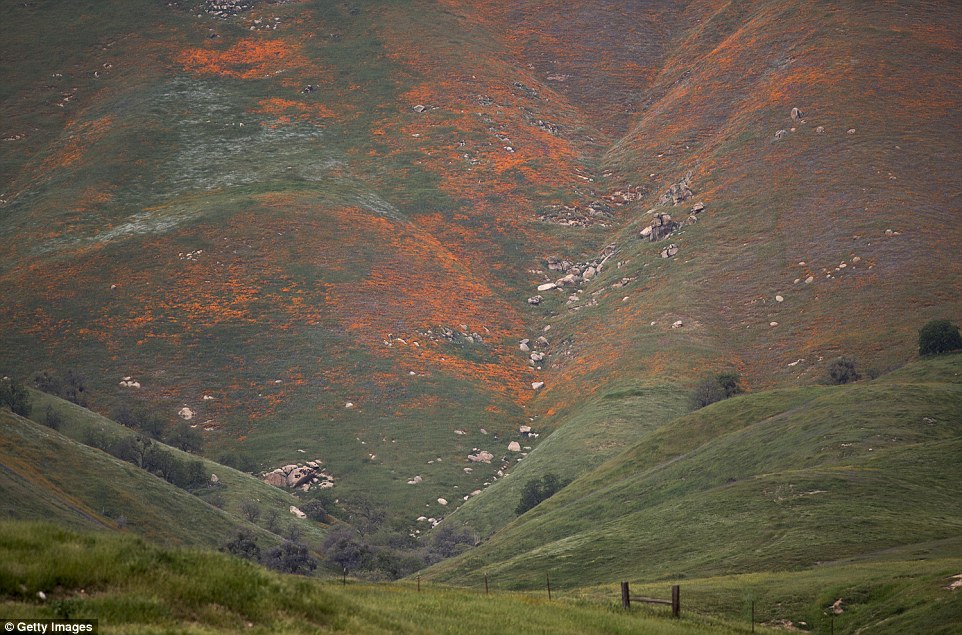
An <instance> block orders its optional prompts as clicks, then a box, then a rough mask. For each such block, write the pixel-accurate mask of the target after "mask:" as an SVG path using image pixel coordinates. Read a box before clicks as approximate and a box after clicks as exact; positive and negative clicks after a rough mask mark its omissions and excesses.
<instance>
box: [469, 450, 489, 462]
mask: <svg viewBox="0 0 962 635" xmlns="http://www.w3.org/2000/svg"><path fill="white" fill-rule="evenodd" d="M493 458H494V455H493V454H491V453H490V452H488V451H487V450H479V451H478V452H477V453H476V454H469V455H468V460H469V461H471V462H472V463H490V462H491V459H493Z"/></svg>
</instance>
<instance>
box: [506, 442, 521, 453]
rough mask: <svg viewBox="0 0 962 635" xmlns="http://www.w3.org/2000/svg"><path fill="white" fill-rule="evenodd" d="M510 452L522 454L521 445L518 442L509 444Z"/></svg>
mask: <svg viewBox="0 0 962 635" xmlns="http://www.w3.org/2000/svg"><path fill="white" fill-rule="evenodd" d="M508 451H509V452H520V451H521V444H520V443H518V442H517V441H512V442H511V443H509V444H508Z"/></svg>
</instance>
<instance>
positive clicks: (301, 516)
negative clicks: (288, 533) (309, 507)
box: [291, 505, 307, 518]
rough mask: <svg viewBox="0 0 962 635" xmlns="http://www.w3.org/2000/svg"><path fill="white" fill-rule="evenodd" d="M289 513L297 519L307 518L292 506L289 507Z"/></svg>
mask: <svg viewBox="0 0 962 635" xmlns="http://www.w3.org/2000/svg"><path fill="white" fill-rule="evenodd" d="M291 513H292V514H294V515H295V516H297V517H298V518H307V514H305V513H304V512H302V511H301V510H300V509H298V508H297V507H295V506H294V505H291Z"/></svg>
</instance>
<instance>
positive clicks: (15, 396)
mask: <svg viewBox="0 0 962 635" xmlns="http://www.w3.org/2000/svg"><path fill="white" fill-rule="evenodd" d="M3 406H6V407H8V408H10V410H12V411H13V413H14V414H18V415H20V416H21V417H29V416H30V410H31V406H30V393H28V392H27V389H26V388H24V387H23V384H21V383H20V382H18V381H13V380H12V379H10V378H9V377H4V378H3V379H0V407H3Z"/></svg>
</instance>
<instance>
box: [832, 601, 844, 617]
mask: <svg viewBox="0 0 962 635" xmlns="http://www.w3.org/2000/svg"><path fill="white" fill-rule="evenodd" d="M844 612H845V609H843V608H842V598H839V599H837V600H835V601H834V602H832V613H834V614H835V615H841V614H842V613H844Z"/></svg>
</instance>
